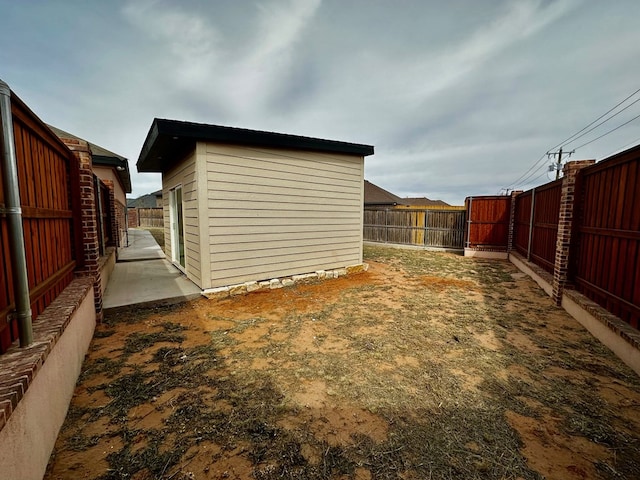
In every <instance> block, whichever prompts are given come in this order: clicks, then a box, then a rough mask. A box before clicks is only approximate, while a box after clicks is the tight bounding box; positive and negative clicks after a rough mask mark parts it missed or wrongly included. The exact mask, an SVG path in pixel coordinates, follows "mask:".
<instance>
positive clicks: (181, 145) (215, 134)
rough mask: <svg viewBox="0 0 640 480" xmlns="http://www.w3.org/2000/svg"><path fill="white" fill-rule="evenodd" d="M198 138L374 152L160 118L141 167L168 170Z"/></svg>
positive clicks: (355, 146) (363, 153)
mask: <svg viewBox="0 0 640 480" xmlns="http://www.w3.org/2000/svg"><path fill="white" fill-rule="evenodd" d="M197 141H208V142H218V143H227V144H234V145H250V146H256V147H271V148H283V149H292V150H307V151H315V152H328V153H342V154H350V155H358V156H363V157H364V156H368V155H373V147H372V146H371V145H361V144H357V143H347V142H339V141H335V140H324V139H320V138H312V137H302V136H298V135H288V134H284V133H274V132H264V131H260V130H248V129H244V128H235V127H223V126H220V125H208V124H203V123H192V122H182V121H178V120H165V119H159V118H156V119H154V120H153V123H152V124H151V128H150V129H149V133H148V134H147V138H146V139H145V141H144V144H143V146H142V151H141V152H140V156H139V157H138V163H137V167H138V171H139V172H163V171H166V170H168V169H169V168H171V166H172V165H174V164H175V162H177V161H179V160H181V159H182V158H184V156H185V155H187V154H188V153H190V152H191V151H193V149H194V148H195V145H196V142H197Z"/></svg>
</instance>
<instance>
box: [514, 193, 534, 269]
mask: <svg viewBox="0 0 640 480" xmlns="http://www.w3.org/2000/svg"><path fill="white" fill-rule="evenodd" d="M532 200H533V191H532V190H528V191H526V192H523V193H521V194H520V195H518V196H517V197H516V198H515V202H516V204H515V212H514V213H515V214H514V219H513V222H514V223H513V247H514V248H515V249H516V251H517V252H519V253H520V254H521V255H523V256H525V257H527V258H529V254H530V252H529V243H530V239H529V237H530V235H531V233H532V229H531V205H532Z"/></svg>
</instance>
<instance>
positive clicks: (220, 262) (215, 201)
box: [206, 144, 364, 286]
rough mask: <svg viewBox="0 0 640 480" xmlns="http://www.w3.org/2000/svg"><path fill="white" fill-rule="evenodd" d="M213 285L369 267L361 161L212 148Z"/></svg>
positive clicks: (209, 170)
mask: <svg viewBox="0 0 640 480" xmlns="http://www.w3.org/2000/svg"><path fill="white" fill-rule="evenodd" d="M206 162H207V205H208V210H207V211H208V214H209V228H208V232H209V238H208V240H209V247H210V252H211V257H210V258H211V264H210V266H211V272H212V286H220V285H229V284H233V283H239V282H244V281H250V280H266V279H270V278H274V277H282V276H287V275H294V274H297V273H305V272H313V271H316V270H327V269H333V268H339V267H343V266H345V265H351V264H356V263H360V262H361V261H362V257H361V255H362V201H363V200H362V178H363V165H364V161H363V159H362V157H353V156H347V155H338V154H321V153H314V152H298V151H295V152H291V151H275V150H269V151H267V150H262V149H255V148H243V147H231V146H224V145H214V144H208V145H207V146H206Z"/></svg>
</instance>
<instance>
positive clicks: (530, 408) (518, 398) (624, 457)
mask: <svg viewBox="0 0 640 480" xmlns="http://www.w3.org/2000/svg"><path fill="white" fill-rule="evenodd" d="M366 257H367V261H368V262H369V263H370V265H371V268H370V270H369V272H367V273H363V274H360V275H354V276H352V277H350V278H340V279H335V280H330V281H326V282H322V283H317V284H312V285H299V286H296V287H293V288H286V289H281V290H277V291H272V292H268V293H264V294H263V293H260V294H253V295H248V296H245V297H234V298H229V299H226V300H223V301H220V302H211V301H207V300H202V301H197V302H193V303H190V304H186V305H183V306H180V307H172V308H162V309H155V310H154V309H147V310H137V309H131V310H130V311H128V312H124V313H122V314H120V315H119V316H118V317H110V318H107V319H106V321H105V323H104V324H103V325H101V326H99V328H98V332H97V335H96V338H95V339H94V342H93V345H92V349H91V352H90V353H89V356H88V357H87V360H86V362H85V365H84V368H83V373H82V376H81V379H80V381H79V384H78V388H77V391H76V396H75V398H74V400H73V402H72V406H71V409H70V412H69V415H68V417H67V421H66V422H65V425H64V427H63V431H62V433H61V435H60V438H59V439H58V442H57V444H56V450H55V452H54V454H53V456H52V458H51V462H50V465H49V469H48V474H47V478H48V479H63V478H78V476H77V475H78V472H81V473H82V475H81V476H82V478H90V479H100V480H107V479H116V478H118V479H119V478H133V479H138V480H141V479H147V478H148V479H151V478H161V479H187V478H189V479H191V478H194V479H201V478H256V479H276V478H300V479H330V478H341V479H347V478H349V479H367V478H371V479H392V478H404V479H424V478H440V479H447V478H470V479H474V478H477V479H494V478H495V479H503V478H513V479H538V478H543V477H547V478H567V479H574V478H575V479H580V478H612V479H613V478H637V477H640V434H639V433H638V432H640V380H639V379H638V378H637V377H636V376H635V375H634V374H633V373H632V372H631V371H630V370H629V369H628V368H626V367H625V366H624V365H623V364H621V362H620V361H618V360H617V359H616V358H615V357H613V356H612V355H611V354H610V353H609V352H608V351H607V350H606V349H605V348H604V347H602V346H601V345H600V344H599V343H598V342H597V341H595V340H594V339H592V338H591V337H590V336H589V334H588V333H587V332H586V331H584V330H583V329H582V328H581V327H580V326H579V325H578V324H577V323H576V322H574V321H573V320H572V319H571V318H570V317H568V316H567V315H566V314H565V313H564V312H563V311H562V310H559V309H558V308H556V307H555V306H553V305H552V303H551V301H550V300H549V299H548V298H547V297H546V296H545V295H544V293H543V292H541V290H540V289H539V288H538V287H537V286H536V285H535V284H534V283H533V282H531V281H529V280H527V279H526V278H523V277H522V276H521V275H519V274H518V273H517V271H516V270H515V269H514V267H513V266H511V265H510V264H507V263H503V262H487V261H481V260H474V259H464V258H461V257H457V256H454V255H448V254H439V253H431V252H420V251H403V250H392V249H385V248H368V249H367V250H366ZM88 464H90V465H93V468H92V467H90V466H88Z"/></svg>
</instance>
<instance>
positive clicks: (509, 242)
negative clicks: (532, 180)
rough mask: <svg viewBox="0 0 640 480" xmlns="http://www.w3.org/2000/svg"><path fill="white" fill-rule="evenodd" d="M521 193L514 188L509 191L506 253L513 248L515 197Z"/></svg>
mask: <svg viewBox="0 0 640 480" xmlns="http://www.w3.org/2000/svg"><path fill="white" fill-rule="evenodd" d="M521 193H522V190H514V191H512V192H511V211H510V212H509V237H508V239H507V253H511V250H513V233H514V228H515V224H516V197H517V196H518V195H520V194H521Z"/></svg>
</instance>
